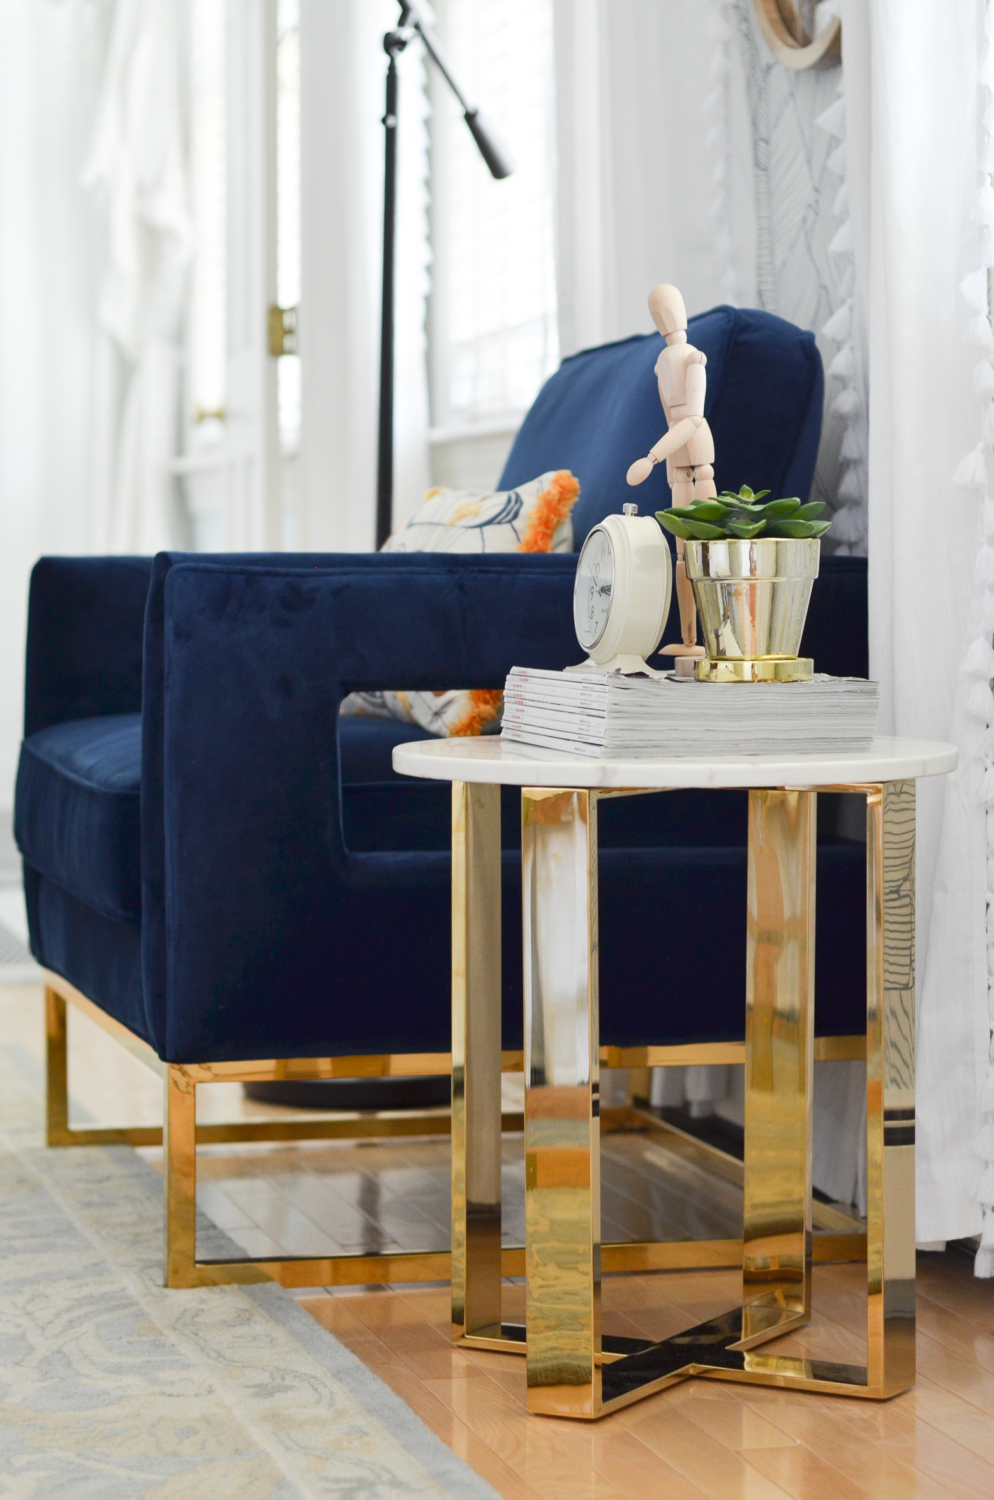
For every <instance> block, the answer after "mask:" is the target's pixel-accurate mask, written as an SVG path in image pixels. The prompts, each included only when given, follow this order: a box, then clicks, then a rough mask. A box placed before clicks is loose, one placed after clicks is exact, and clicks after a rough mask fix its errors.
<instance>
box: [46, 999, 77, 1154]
mask: <svg viewBox="0 0 994 1500" xmlns="http://www.w3.org/2000/svg"><path fill="white" fill-rule="evenodd" d="M67 1024H68V1023H67V1018H66V1002H65V1001H64V1000H63V998H62V996H61V995H59V994H57V993H56V991H55V990H53V989H52V987H51V986H50V985H46V986H45V1141H46V1144H47V1145H49V1146H68V1145H71V1144H72V1136H71V1135H70V1132H69V1036H68V1031H67Z"/></svg>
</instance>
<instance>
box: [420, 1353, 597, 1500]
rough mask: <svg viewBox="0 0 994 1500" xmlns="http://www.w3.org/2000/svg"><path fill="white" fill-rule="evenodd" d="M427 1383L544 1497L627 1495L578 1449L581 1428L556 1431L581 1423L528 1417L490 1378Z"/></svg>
mask: <svg viewBox="0 0 994 1500" xmlns="http://www.w3.org/2000/svg"><path fill="white" fill-rule="evenodd" d="M425 1384H426V1386H427V1389H428V1390H430V1391H431V1392H432V1394H433V1395H435V1396H437V1397H438V1398H439V1400H441V1401H443V1402H444V1403H445V1404H446V1405H447V1406H451V1407H452V1409H453V1411H454V1412H455V1414H456V1416H457V1417H458V1418H459V1419H460V1420H461V1421H462V1422H464V1423H465V1424H466V1426H467V1427H469V1428H470V1429H471V1431H473V1432H475V1433H476V1435H477V1436H478V1437H479V1438H481V1439H482V1440H483V1441H484V1442H486V1443H487V1445H488V1446H489V1447H491V1448H493V1449H494V1451H495V1452H496V1453H498V1454H499V1456H500V1457H501V1458H502V1459H503V1460H504V1461H505V1462H506V1463H507V1464H509V1465H510V1467H511V1468H512V1469H514V1471H515V1473H518V1474H520V1475H521V1476H522V1477H523V1478H524V1479H525V1481H526V1482H527V1483H528V1484H529V1485H531V1487H532V1488H533V1489H534V1490H537V1491H538V1493H539V1494H540V1495H541V1496H542V1497H543V1500H623V1491H621V1490H619V1489H618V1488H617V1487H616V1486H615V1485H614V1484H613V1483H612V1482H611V1481H610V1480H609V1479H606V1478H605V1477H604V1476H602V1475H601V1474H599V1473H597V1472H596V1470H594V1469H593V1468H592V1467H591V1466H590V1464H589V1462H588V1461H585V1459H584V1456H583V1454H582V1452H578V1451H577V1448H578V1446H582V1444H583V1441H584V1439H583V1435H582V1432H581V1433H580V1434H572V1433H571V1434H570V1436H569V1437H568V1438H567V1439H566V1440H565V1441H564V1440H563V1435H562V1433H561V1432H559V1431H557V1429H560V1428H562V1427H563V1426H564V1425H565V1426H568V1427H573V1426H574V1425H576V1426H580V1425H581V1424H573V1423H566V1424H564V1423H562V1422H559V1421H556V1420H550V1419H548V1418H545V1417H532V1416H529V1415H528V1414H527V1413H526V1412H523V1411H522V1409H521V1406H520V1403H519V1402H517V1401H515V1400H514V1398H513V1397H512V1396H511V1395H510V1394H509V1393H508V1392H507V1391H506V1390H504V1389H503V1387H501V1386H499V1385H497V1384H496V1383H495V1382H493V1381H490V1380H486V1381H478V1380H451V1381H437V1380H431V1381H427V1382H425Z"/></svg>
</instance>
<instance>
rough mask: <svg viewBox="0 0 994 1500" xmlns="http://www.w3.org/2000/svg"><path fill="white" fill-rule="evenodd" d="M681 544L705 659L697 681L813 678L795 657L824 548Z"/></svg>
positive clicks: (812, 544) (789, 543)
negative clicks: (699, 624) (695, 602)
mask: <svg viewBox="0 0 994 1500" xmlns="http://www.w3.org/2000/svg"><path fill="white" fill-rule="evenodd" d="M683 545H684V553H683V556H684V566H685V568H686V570H687V577H688V578H689V579H690V581H691V583H692V584H693V587H694V598H695V599H696V601H697V612H698V614H699V615H700V617H701V626H702V628H703V631H704V645H705V647H706V649H707V653H708V654H707V660H706V661H701V662H698V664H697V676H698V677H700V678H702V679H705V680H708V681H711V682H791V681H795V680H797V679H799V678H801V679H803V678H809V677H810V676H811V675H812V672H813V670H814V664H813V662H812V661H811V659H810V658H806V657H799V656H798V652H799V651H800V649H801V636H802V635H803V633H804V621H805V619H806V618H807V613H808V603H809V601H810V599H811V587H812V585H813V583H814V581H815V579H816V578H817V577H818V560H819V557H820V555H821V541H820V540H819V539H818V538H817V537H814V538H806V539H804V540H788V539H786V538H785V539H783V540H779V539H777V538H774V537H756V539H755V540H754V541H751V542H742V541H736V540H733V539H731V538H729V539H728V540H725V539H722V540H721V541H717V542H684V544H683Z"/></svg>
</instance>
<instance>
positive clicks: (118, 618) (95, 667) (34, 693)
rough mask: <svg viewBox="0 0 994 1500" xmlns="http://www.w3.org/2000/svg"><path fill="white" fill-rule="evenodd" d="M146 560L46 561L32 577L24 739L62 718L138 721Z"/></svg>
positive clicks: (148, 569) (148, 562) (147, 574)
mask: <svg viewBox="0 0 994 1500" xmlns="http://www.w3.org/2000/svg"><path fill="white" fill-rule="evenodd" d="M151 570H152V563H151V559H150V558H146V557H43V558H42V559H41V560H40V561H39V562H37V563H36V564H35V567H34V570H33V572H32V574H31V592H30V596H29V603H28V642H27V661H26V671H25V684H24V733H25V736H27V735H30V734H34V733H35V732H36V731H37V730H39V729H47V728H48V726H49V725H50V724H60V723H62V722H63V721H65V720H66V719H88V718H96V717H98V716H99V715H102V714H136V713H138V712H139V710H140V708H141V694H142V628H143V622H144V618H145V601H146V598H147V596H148V586H149V578H150V576H151Z"/></svg>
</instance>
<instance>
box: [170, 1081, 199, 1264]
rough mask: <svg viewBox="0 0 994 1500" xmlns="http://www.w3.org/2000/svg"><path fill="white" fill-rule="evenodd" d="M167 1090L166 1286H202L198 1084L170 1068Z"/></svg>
mask: <svg viewBox="0 0 994 1500" xmlns="http://www.w3.org/2000/svg"><path fill="white" fill-rule="evenodd" d="M163 1090H164V1098H163V1127H162V1137H163V1153H162V1157H163V1160H162V1167H163V1179H164V1181H163V1195H164V1215H163V1233H164V1244H163V1251H164V1263H165V1273H166V1274H165V1284H166V1286H170V1287H190V1286H198V1285H199V1284H200V1278H199V1277H198V1274H197V1263H196V1262H197V1086H196V1084H195V1083H193V1082H192V1080H191V1079H189V1078H188V1077H186V1076H185V1074H184V1072H183V1070H182V1069H181V1068H175V1067H169V1068H167V1069H166V1074H165V1079H164V1083H163Z"/></svg>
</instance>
